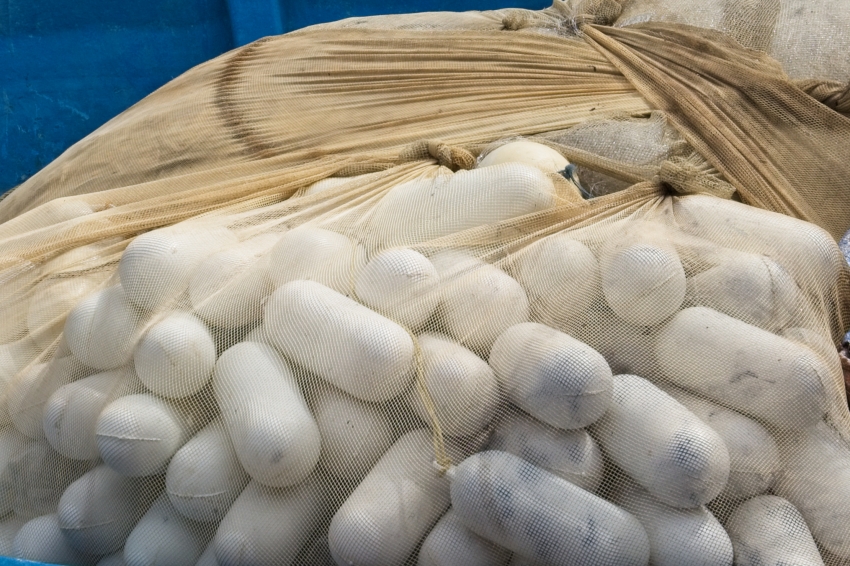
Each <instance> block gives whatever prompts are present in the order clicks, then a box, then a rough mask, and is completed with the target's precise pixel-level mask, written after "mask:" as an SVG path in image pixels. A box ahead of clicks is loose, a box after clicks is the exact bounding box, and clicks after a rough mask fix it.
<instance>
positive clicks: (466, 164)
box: [428, 141, 475, 171]
mask: <svg viewBox="0 0 850 566" xmlns="http://www.w3.org/2000/svg"><path fill="white" fill-rule="evenodd" d="M428 154H429V155H430V156H431V157H433V158H434V159H436V160H437V162H438V163H439V164H440V165H443V166H444V167H448V168H449V169H451V170H452V171H457V170H458V169H472V168H474V167H475V156H474V155H472V153H470V152H469V151H467V150H465V149H463V148H462V147H458V146H453V145H448V144H446V143H443V142H440V141H429V142H428Z"/></svg>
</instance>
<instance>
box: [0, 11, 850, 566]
mask: <svg viewBox="0 0 850 566" xmlns="http://www.w3.org/2000/svg"><path fill="white" fill-rule="evenodd" d="M635 3H637V0H636V2H635ZM703 4H704V6H703V7H704V8H705V10H709V11H710V9H711V8H712V4H711V3H710V2H707V3H703ZM659 5H660V4H659ZM759 6H761V4H760V5H759ZM759 6H756V5H755V4H753V3H747V4H743V3H742V4H740V5H739V6H738V8H737V10H738V11H737V12H735V13H737V14H751V12H749V11H748V10H755V12H752V14H756V15H758V14H761V13H762V12H761V11H760V10H761V8H759ZM630 9H632V8H630V7H628V6H627V7H626V11H625V12H623V14H624V15H621V11H622V7H621V6H620V3H619V2H615V1H613V0H593V1H590V0H583V1H569V2H562V1H561V0H558V2H556V3H555V4H554V5H553V6H552V7H551V8H550V9H547V10H544V11H541V12H529V11H524V10H500V11H495V12H485V13H468V14H458V15H454V14H414V15H405V16H385V17H379V18H366V19H363V18H359V19H357V18H356V19H350V20H344V21H342V22H337V23H334V24H329V25H325V26H316V27H314V28H308V29H305V30H302V31H299V32H296V33H293V34H288V35H286V36H281V37H276V38H267V39H265V40H262V41H260V42H257V43H255V44H252V45H250V46H247V47H245V48H242V49H239V50H236V51H234V52H231V53H229V54H226V55H224V56H222V57H220V58H218V59H216V60H214V61H211V62H209V63H206V64H204V65H201V66H199V67H197V68H195V69H193V70H192V71H190V72H189V73H187V74H186V75H184V76H182V77H180V78H178V79H176V80H175V81H173V82H172V83H170V84H169V85H166V86H165V87H163V88H162V89H161V90H160V91H158V92H157V93H155V94H153V95H152V96H151V97H149V98H148V99H146V100H145V101H143V102H141V103H139V104H138V105H137V106H135V107H134V108H132V109H130V110H128V111H127V112H126V113H124V114H122V115H121V116H119V117H117V118H115V119H114V120H113V121H112V122H110V123H109V124H107V125H106V126H104V127H103V128H102V129H101V130H98V131H97V132H95V134H93V135H92V136H90V137H89V138H87V139H86V140H83V141H82V142H80V143H79V144H77V145H76V146H75V147H74V148H72V149H71V150H69V151H68V152H67V153H66V154H64V155H63V156H61V157H60V158H59V159H58V160H57V161H56V162H54V163H53V164H51V165H50V166H48V167H47V168H45V170H44V171H42V172H41V173H39V174H38V175H36V176H35V177H33V178H32V179H31V180H30V181H28V182H27V183H26V184H24V185H23V186H21V187H19V188H18V189H16V190H15V191H14V192H13V193H12V195H11V196H9V197H8V198H6V199H4V200H3V201H2V202H0V216H2V219H3V220H4V222H3V223H2V224H0V554H9V555H14V556H19V557H22V558H29V559H35V560H40V561H44V562H53V563H61V564H67V565H76V564H99V565H118V564H123V565H132V566H137V565H139V566H141V565H152V564H176V565H183V564H185V565H187V566H191V565H195V564H197V565H199V566H236V565H239V566H243V565H244V566H249V565H250V566H261V565H269V566H280V565H287V564H298V565H323V564H338V565H350V564H356V565H363V566H365V565H374V566H395V565H405V566H406V565H413V564H418V565H421V566H425V565H434V566H436V565H444V566H445V565H458V566H460V565H463V566H470V565H478V564H480V565H482V566H483V565H501V566H506V565H508V564H510V565H512V566H521V565H541V564H543V565H558V566H560V565H564V566H567V565H570V566H588V565H610V566H615V565H616V566H624V565H625V566H627V565H647V564H650V563H651V564H671V565H672V564H675V565H681V564H707V565H718V566H720V565H723V566H731V565H732V564H733V563H734V564H755V563H762V564H764V563H768V564H774V563H776V564H779V563H794V564H806V565H808V564H812V565H818V564H827V565H829V566H844V565H847V564H850V527H848V525H850V512H849V511H848V509H850V412H848V406H847V399H846V396H845V389H844V376H843V373H842V369H841V364H840V361H839V358H838V356H837V353H836V348H835V346H836V344H837V343H838V342H840V340H841V339H842V337H843V336H844V333H845V331H846V329H847V326H848V316H850V308H848V307H850V300H848V297H850V286H848V282H849V281H850V279H848V267H847V264H846V262H845V260H844V258H843V256H842V254H841V252H840V250H839V248H838V246H837V245H836V239H837V237H838V235H840V234H843V233H844V232H845V231H846V229H847V227H848V222H850V221H848V220H847V218H848V216H847V211H848V210H850V203H848V202H847V199H848V196H847V195H846V194H845V193H846V191H843V189H842V187H843V185H842V184H841V183H842V182H843V181H842V179H846V178H848V174H850V170H848V168H849V167H850V164H848V163H850V161H848V160H846V158H844V159H842V156H843V153H842V152H843V151H844V148H845V146H846V140H848V139H850V135H848V134H850V131H848V118H847V117H846V116H844V115H843V114H842V113H841V112H842V109H843V104H844V98H846V97H845V96H844V94H843V91H842V90H841V87H840V85H838V84H835V83H827V82H825V81H823V80H820V79H818V80H816V81H808V82H796V83H795V82H791V81H790V80H789V79H788V78H787V77H786V76H785V74H784V73H783V71H782V70H781V68H780V66H779V64H778V63H777V62H776V61H773V60H772V59H770V58H769V57H767V56H766V55H764V54H760V53H757V52H755V51H752V50H750V49H749V48H748V47H759V46H760V47H762V48H765V47H764V45H767V44H766V43H765V44H759V45H755V44H754V43H752V42H749V43H748V42H746V41H744V40H743V39H742V37H744V36H743V35H742V34H743V33H744V31H742V29H739V30H738V31H737V32H735V30H734V29H732V28H729V27H728V26H727V28H723V27H718V26H707V25H705V24H704V22H702V23H701V22H697V21H694V22H690V23H700V24H701V25H704V27H714V28H716V29H715V30H705V29H698V28H694V27H688V26H685V25H682V24H672V23H668V22H666V21H655V20H659V19H662V18H655V19H653V21H648V22H645V23H636V22H634V21H632V22H631V23H630V25H628V26H625V27H607V26H605V25H602V24H605V23H611V22H613V21H614V20H616V19H617V18H618V17H620V20H621V23H622V20H623V18H624V17H628V18H632V20H634V18H633V15H630V14H629V13H628V10H630ZM727 12H728V10H727ZM704 13H707V12H699V13H696V12H695V13H693V14H688V16H689V17H691V16H693V17H695V18H696V17H697V16H699V17H702V16H703V14H704ZM752 14H751V15H752ZM726 17H727V20H728V18H729V17H730V16H728V14H727V16H726ZM748 17H749V16H748ZM740 21H743V20H740ZM760 22H762V19H759V18H753V23H752V26H750V35H751V37H756V36H757V35H758V34H760V33H762V31H759V30H761V27H764V26H763V25H762V23H760ZM727 23H728V22H727ZM759 26H761V27H759ZM744 27H746V26H744ZM718 29H720V30H722V31H726V32H729V33H730V34H731V36H733V37H735V39H736V40H737V41H739V42H742V43H744V44H745V45H746V46H748V47H742V46H741V45H740V44H739V43H736V42H735V41H734V40H733V39H730V37H729V36H725V35H721V34H720V33H719V32H718V31H717V30H718ZM774 33H777V32H775V31H774ZM753 41H754V40H753ZM783 64H784V62H783ZM590 197H593V198H590ZM759 561H760V562H759Z"/></svg>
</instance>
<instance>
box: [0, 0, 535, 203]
mask: <svg viewBox="0 0 850 566" xmlns="http://www.w3.org/2000/svg"><path fill="white" fill-rule="evenodd" d="M549 4H550V2H548V1H546V0H455V1H453V2H449V1H448V0H399V1H396V2H386V1H379V0H358V1H355V0H342V1H337V2H335V1H333V0H309V1H306V2H291V1H289V0H146V1H144V2H130V1H127V0H81V1H76V2H70V1H67V0H0V193H2V192H4V191H5V190H7V189H9V188H12V187H14V186H15V185H18V184H20V183H21V182H23V181H24V180H26V179H27V178H28V177H30V176H31V175H33V174H34V173H35V172H37V171H38V170H39V169H41V168H42V167H44V166H45V165H47V164H48V163H50V161H52V160H53V159H54V158H56V157H57V156H58V155H59V154H60V153H62V152H63V151H64V150H65V149H67V148H68V147H69V146H70V145H72V144H73V143H74V142H76V141H78V140H79V139H81V138H83V137H85V136H86V135H87V134H89V133H91V132H92V131H94V130H95V129H96V128H97V127H98V126H100V125H101V124H103V123H104V122H106V121H107V120H109V119H110V118H112V117H113V116H115V115H117V114H119V113H120V112H122V111H123V110H125V109H126V108H128V107H129V106H131V105H132V104H134V103H135V102H137V101H139V100H141V99H142V98H143V97H144V96H146V95H147V94H149V93H150V92H152V91H154V90H155V89H157V88H158V87H160V86H162V85H163V84H165V83H166V82H168V81H169V80H171V79H172V78H174V77H176V76H178V75H180V74H181V73H183V72H184V71H186V70H187V69H189V68H191V67H193V66H195V65H197V64H198V63H201V62H203V61H206V60H207V59H211V58H213V57H215V56H216V55H219V54H221V53H223V52H225V51H227V50H229V49H232V48H234V47H238V46H240V45H244V44H246V43H250V42H251V41H253V40H255V39H258V38H260V37H263V36H266V35H273V34H280V33H284V32H287V31H290V30H293V29H298V28H300V27H304V26H307V25H310V24H315V23H320V22H327V21H333V20H338V19H342V18H347V17H351V16H366V15H373V14H381V13H404V12H414V11H431V10H454V11H462V10H486V9H494V8H502V7H507V6H514V7H525V8H534V9H539V8H543V7H545V6H547V5H549Z"/></svg>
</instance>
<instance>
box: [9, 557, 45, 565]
mask: <svg viewBox="0 0 850 566" xmlns="http://www.w3.org/2000/svg"><path fill="white" fill-rule="evenodd" d="M0 566H53V565H50V564H46V563H44V562H32V561H31V560H18V559H17V558H6V557H4V556H0Z"/></svg>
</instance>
